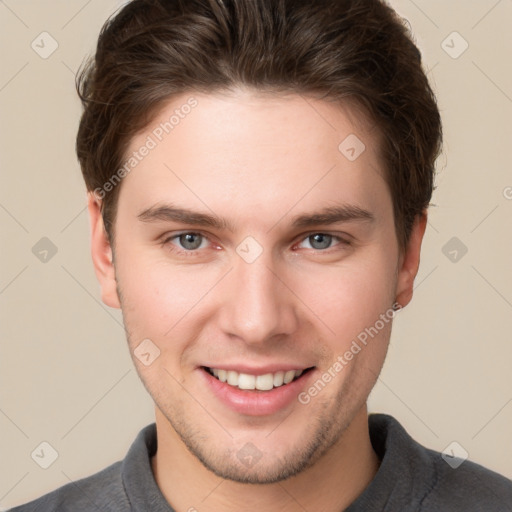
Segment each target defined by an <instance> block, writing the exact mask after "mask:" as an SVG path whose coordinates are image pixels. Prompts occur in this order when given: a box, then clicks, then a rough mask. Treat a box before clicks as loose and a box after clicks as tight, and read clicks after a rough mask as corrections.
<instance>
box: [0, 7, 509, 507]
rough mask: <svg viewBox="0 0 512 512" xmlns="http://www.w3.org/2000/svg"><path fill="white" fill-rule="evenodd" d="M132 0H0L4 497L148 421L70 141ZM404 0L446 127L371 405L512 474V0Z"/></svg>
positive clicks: (84, 471)
mask: <svg viewBox="0 0 512 512" xmlns="http://www.w3.org/2000/svg"><path fill="white" fill-rule="evenodd" d="M120 4H121V2H115V1H113V0H110V1H105V0H101V1H100V0H89V1H82V0H81V1H78V0H74V1H70V0H60V1H58V0H51V1H46V2H37V1H35V0H32V1H28V0H4V1H0V20H1V27H0V37H1V42H0V44H1V48H2V56H3V62H2V66H1V69H0V109H1V142H0V144H1V146H0V165H1V169H2V174H1V188H0V225H1V229H2V245H1V247H2V252H1V266H0V305H1V350H2V356H1V363H0V364H1V369H0V378H1V387H0V389H1V401H0V432H1V437H0V445H1V460H2V464H1V469H0V475H1V476H0V504H1V505H2V506H3V507H9V506H12V505H15V504H19V503H21V502H25V501H27V500H29V499H32V498H35V497H37V496H39V495H41V494H43V493H45V492H48V491H50V490H52V489H54V488H56V487H58V486H60V485H63V484H65V483H68V482H70V481H73V480H76V479H78V478H80V477H84V476H86V475H89V474H91V473H93V472H96V471H98V470H100V469H102V468H104V467H106V466H107V465H109V464H110V463H112V462H114V461H116V460H119V459H121V458H122V457H124V455H125V453H126V450H127V449H128V447H129V445H130V444H131V442H132V440H133V439H134V437H135V435H136V433H137V432H138V431H139V429H140V428H142V427H143V426H144V425H146V424H148V423H150V422H151V421H153V408H152V402H151V400H150V398H149V396H148V395H147V394H146V392H145V390H144V389H143V387H142V385H141V384H140V383H139V380H138V377H137V375H136V372H135V370H134V368H133V366H132V362H131V360H130V357H129V354H128V351H127V350H126V346H125V337H124V331H123V328H122V321H121V315H120V312H119V311H115V310H110V309H109V308H108V307H106V306H104V305H103V304H102V303H101V301H100V295H99V287H98V284H97V282H96V279H95V276H94V273H93V267H92V263H91V260H90V249H89V239H88V237H89V227H88V219H87V215H86V211H85V187H84V185H83V181H82V177H81V174H80V170H79V167H78V164H77V162H76V158H75V154H74V138H75V134H76V128H77V123H78V118H79V113H80V105H79V103H78V99H77V98H76V95H75V92H74V73H75V72H76V70H77V68H78V66H79V64H80V62H81V61H82V58H83V57H84V55H86V54H87V53H89V52H91V51H92V49H93V46H94V43H95V40H96V38H97V35H98V32H99V29H100V27H101V25H102V23H103V22H104V21H105V19H106V18H107V16H108V15H109V14H110V13H111V12H113V11H114V10H115V9H116V8H117V7H118V6H119V5H120ZM392 5H393V6H394V7H395V8H397V10H398V11H399V13H400V14H401V15H402V16H404V17H405V18H407V19H408V20H409V22H410V24H411V26H412V29H413V32H414V34H415V37H416V39H417V42H418V45H419V46H420V48H421V50H422V52H423V54H424V59H425V65H426V67H427V69H429V70H430V71H429V77H430V78H431V80H432V83H433V86H434V88H435V91H436V93H437V95H438V98H439V105H440V108H441V111H442V116H443V120H444V131H445V139H446V143H445V151H444V154H443V155H442V157H441V158H440V159H439V161H438V169H439V176H438V179H437V185H438V189H437V190H436V192H435V196H434V200H433V201H434V203H435V204H436V205H437V206H436V207H435V208H432V209H431V213H430V222H429V227H428V230H427V233H426V238H425V242H424V249H423V256H422V262H421V267H420V272H419V275H418V278H417V281H416V292H415V298H414V300H413V302H412V304H411V305H409V306H408V307H407V308H406V309H405V310H404V311H403V312H402V313H401V314H400V315H399V316H398V318H397V320H396V321H395V325H394V329H393V334H392V339H391V341H392V345H391V347H390V351H389V355H388V358H387V361H386V364H385V367H384V370H383V373H382V375H381V378H380V380H379V382H378V384H377V386H376V388H375V390H374V391H373V393H372V395H371V397H370V403H369V405H370V410H371V411H376V412H387V413H390V414H393V415H395V416H396V417H397V418H398V419H399V420H400V421H401V422H402V423H403V425H404V426H405V427H406V428H407V429H408V431H409V432H410V434H411V435H412V436H413V437H414V438H416V439H417V440H418V441H420V442H422V443H423V444H425V445H427V446H429V447H431V448H435V449H437V450H439V451H442V450H444V449H445V448H446V447H447V446H448V445H449V444H450V443H452V442H453V441H457V442H458V443H459V444H460V445H461V446H462V447H463V448H464V449H465V450H466V451H467V452H468V453H469V458H470V459H471V460H474V461H476V462H479V463H481V464H483V465H485V466H487V467H489V468H491V469H493V470H495V471H498V472H501V473H503V474H504V475H506V476H508V477H509V478H512V442H511V440H510V432H511V431H512V429H511V425H512V372H511V367H510V366H511V361H512V343H511V338H512V337H511V334H510V333H511V330H512V272H511V270H510V264H511V261H512V236H511V233H512V229H511V228H512V220H511V219H512V172H511V163H510V162H511V157H510V147H511V143H512V137H511V135H512V133H511V128H510V125H511V121H512V115H511V114H512V72H511V67H510V55H512V39H511V35H510V34H511V32H510V23H511V21H512V2H511V1H510V0H501V1H496V0H479V1H471V2H469V1H467V0H457V1H454V0H453V1H449V2H446V1H444V0H443V1H441V0H438V1H427V0H416V1H415V2H413V1H411V0H399V1H398V0H396V1H393V2H392ZM43 31H46V32H48V33H49V34H51V36H52V37H53V38H54V39H55V40H56V41H57V43H58V48H57V50H56V51H55V52H54V53H53V54H52V55H51V56H49V57H48V58H47V59H43V58H41V57H40V56H39V55H38V54H37V53H36V52H35V51H34V50H33V49H32V48H31V42H32V41H33V40H36V43H37V41H40V39H41V38H40V37H39V38H38V36H39V34H40V33H41V32H43ZM453 31H457V32H458V33H459V34H460V35H461V36H462V38H463V39H464V40H465V41H467V43H468V44H469V47H468V48H467V50H466V51H465V52H464V53H462V54H461V55H460V56H459V57H458V58H453V57H452V56H450V55H449V54H448V53H447V52H446V51H445V49H443V47H444V48H446V50H447V51H448V52H451V53H452V55H455V53H458V52H459V51H460V50H461V49H462V48H463V44H464V42H463V40H462V39H460V38H458V36H453V35H451V36H449V35H450V34H451V33H452V32H453ZM448 36H449V37H448ZM44 37H47V36H44ZM447 37H448V39H446V38H447ZM445 39H446V42H445V43H443V41H444V40H445ZM45 41H46V44H45V48H46V49H48V48H50V43H49V39H46V40H45ZM42 237H47V238H49V239H50V240H51V241H52V243H53V244H54V245H55V246H56V248H57V251H58V252H57V253H56V254H55V255H54V256H52V257H50V255H49V256H48V261H47V262H42V261H40V260H39V259H38V258H37V257H36V256H35V255H34V254H33V252H32V248H33V247H34V245H35V244H36V243H38V241H39V240H40V239H41V238H42ZM452 237H457V239H458V241H455V243H456V244H459V246H461V244H464V246H466V247H467V250H468V251H467V253H466V254H465V255H463V256H461V254H462V253H461V252H460V247H459V249H456V250H458V251H459V252H458V253H457V254H458V259H457V261H455V262H453V261H451V260H450V259H449V257H450V258H453V256H454V254H455V253H452V254H451V255H450V254H449V251H452V250H453V249H454V248H456V247H455V246H453V247H452V246H451V245H449V246H448V248H445V249H443V247H445V244H447V243H448V241H449V240H450V239H452ZM452 243H454V242H452ZM443 251H444V252H443ZM445 253H448V256H449V257H447V256H446V255H445ZM43 441H46V442H48V443H49V444H50V445H51V446H52V447H53V448H54V449H55V450H56V451H57V452H58V458H57V460H56V461H55V462H54V463H53V464H52V465H51V466H50V467H49V468H48V469H42V468H41V467H39V466H38V465H37V464H36V463H35V462H34V460H33V459H32V458H31V453H32V452H33V451H34V450H35V449H36V448H37V447H38V446H39V445H40V443H41V442H43ZM47 453H48V452H47ZM454 471H456V470H454Z"/></svg>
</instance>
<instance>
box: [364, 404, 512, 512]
mask: <svg viewBox="0 0 512 512" xmlns="http://www.w3.org/2000/svg"><path fill="white" fill-rule="evenodd" d="M369 425H370V435H371V439H372V444H373V447H374V449H375V451H376V453H377V455H378V456H379V458H380V459H381V467H380V469H379V471H378V473H377V477H376V479H375V484H374V489H373V492H375V491H378V494H379V495H380V494H383V493H384V494H385V495H387V496H388V499H389V500H390V502H391V503H393V504H394V505H397V506H398V504H400V506H405V504H409V508H408V509H406V510H414V511H416V512H438V511H440V510H449V511H450V512H458V511H460V512H512V480H509V479H507V478H505V477H504V476H502V475H500V474H498V473H495V472H494V471H491V470H489V469H487V468H485V467H483V466H481V465H479V464H477V463H475V462H472V461H470V460H468V459H466V460H462V459H460V458H456V457H447V455H446V454H443V453H441V452H438V451H435V450H432V449H430V448H427V447H425V446H423V445H421V444H420V443H418V442H417V441H415V440H414V439H413V438H412V437H411V436H410V435H409V434H408V433H407V431H406V430H405V428H404V427H403V426H402V425H401V424H400V423H399V422H398V421H397V420H396V419H395V418H393V417H392V416H389V415H387V414H371V415H370V417H369Z"/></svg>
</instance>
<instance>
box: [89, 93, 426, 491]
mask: <svg viewBox="0 0 512 512" xmlns="http://www.w3.org/2000/svg"><path fill="white" fill-rule="evenodd" d="M191 97H193V98H194V100H191V99H190V98H191ZM187 101H188V104H189V105H192V104H194V106H193V107H191V108H184V107H183V106H184V105H186V104H187ZM176 111H178V112H179V113H180V115H175V119H174V120H173V121H171V122H172V123H173V127H172V129H169V126H168V125H165V124H163V125H162V124H161V123H165V122H166V121H167V122H168V121H169V119H170V118H171V116H172V115H173V114H176ZM177 119H179V121H177ZM162 126H165V127H167V129H168V133H166V131H165V130H164V129H163V128H162ZM349 135H351V136H352V139H348V140H349V142H350V141H351V144H348V143H345V145H343V144H342V146H341V150H340V148H339V146H340V143H342V142H343V141H344V140H345V139H346V138H347V137H348V136H349ZM354 135H355V136H357V138H358V139H359V141H360V142H362V143H364V151H362V152H361V153H360V154H359V156H357V154H358V153H359V152H360V150H361V148H362V146H361V144H360V142H357V140H356V139H354V138H353V136H354ZM148 137H149V138H148ZM150 139H151V140H152V141H153V143H151V142H149V140H150ZM354 141H356V142H354ZM145 145H146V147H149V146H151V147H150V149H149V150H148V151H144V150H142V151H140V148H141V147H143V146H145ZM347 146H348V149H347ZM350 147H353V148H354V149H355V150H354V151H351V150H350ZM134 151H136V152H138V155H139V157H140V159H139V157H137V163H136V165H135V166H134V167H133V169H132V170H130V172H129V173H128V174H127V175H126V177H125V178H124V180H123V183H122V186H121V190H120V195H119V203H118V213H117V218H116V223H115V233H116V242H115V243H116V245H115V257H114V264H113V265H111V266H109V261H108V258H105V259H104V260H103V261H102V256H101V250H100V247H103V248H104V249H105V247H106V245H105V242H104V241H103V245H102V244H101V243H100V241H99V240H100V234H99V233H100V230H99V229H98V230H96V231H95V233H96V234H93V256H94V258H95V266H96V270H97V274H98V277H99V279H100V282H101V284H102V293H103V300H104V301H105V302H106V303H107V304H109V305H110V306H113V307H121V308H122V312H123V318H124V322H125V327H126V332H127V334H128V342H129V347H130V351H131V354H132V356H133V360H134V364H135V366H136V368H137V371H138V373H139V375H140V378H141V379H142V381H143V383H144V385H145V387H146V388H147V390H148V392H149V393H150V395H151V396H152V398H153V400H154V402H155V404H156V406H157V408H158V410H159V412H160V413H161V415H162V417H164V418H166V421H168V424H169V425H170V426H172V429H173V432H174V433H175V435H176V439H177V440H179V441H180V442H183V443H184V444H185V445H186V446H187V447H188V448H189V450H190V451H191V452H192V453H193V454H194V455H195V456H196V457H197V458H198V459H199V460H200V461H201V462H202V463H203V464H204V465H205V466H206V467H207V468H209V469H210V470H212V471H213V472H215V473H216V474H217V475H219V476H221V477H223V478H227V479H232V480H237V481H241V482H252V483H265V482H267V483H268V482H273V481H278V480H281V479H284V478H287V477H289V476H291V475H294V474H297V473H298V472H300V471H301V470H303V469H304V468H306V467H308V466H311V465H312V464H313V463H314V462H315V461H317V460H318V459H319V457H320V456H321V455H322V454H324V453H325V452H326V450H328V449H329V448H330V447H332V446H333V445H334V444H335V443H336V442H337V441H338V440H339V439H340V436H341V434H342V433H343V432H344V430H345V429H346V428H347V427H348V426H349V425H350V423H351V421H352V419H353V418H354V417H355V416H356V414H357V413H358V411H360V410H361V408H362V407H364V405H365V403H366V399H367V396H368V394H369V392H370V390H371V389H372V387H373V385H374V383H375V381H376V379H377V376H378V373H379V372H380V369H381V367H382V364H383V362H384V358H385V354H386V350H387V345H388V341H389V336H390V331H391V318H392V312H391V308H392V305H393V304H394V303H395V301H398V302H399V303H401V305H402V306H404V305H405V303H407V302H408V300H409V298H410V292H411V287H412V280H411V277H412V279H413V278H414V275H413V274H415V271H414V270H417V268H416V269H413V270H411V268H413V267H414V266H415V265H416V264H417V257H416V256H417V254H416V255H415V254H413V257H412V260H411V258H409V259H408V258H407V255H406V256H405V257H404V255H401V254H400V253H399V250H398V244H397V237H396V233H395V228H394V221H393V209H392V202H391V196H390V193H389V190H388V187H387V185H386V182H385V180H384V177H383V176H384V172H383V169H382V166H381V163H380V161H379V157H378V148H377V134H376V133H372V132H371V131H369V130H367V129H366V128H365V123H364V122H363V120H362V118H361V117H360V116H359V117H358V115H357V113H356V111H354V110H351V109H350V108H349V107H348V106H346V107H343V108H342V107H341V106H339V105H335V104H333V103H327V102H323V101H320V100H313V99H307V100H306V99H305V98H303V97H301V96H298V95H289V96H264V95H263V94H261V93H260V94H256V93H254V92H250V91H242V90H238V91H236V92H234V93H230V94H225V95H221V94H215V95H201V94H187V95H183V96H181V97H176V98H173V100H172V102H171V103H169V104H168V105H167V106H166V107H165V108H164V109H163V110H162V111H161V112H160V113H159V115H158V116H157V118H156V119H155V120H154V121H153V122H152V123H151V124H150V125H149V126H148V127H147V128H146V129H145V130H144V131H143V132H141V133H140V134H138V135H137V136H136V137H135V138H134V139H133V140H132V141H131V145H130V148H129V150H128V157H129V156H130V155H133V152H134ZM141 153H145V156H141ZM146 153H147V154H146ZM347 156H348V157H350V158H348V157H347ZM354 156H357V158H355V159H354ZM93 210H94V206H93V202H92V200H91V203H90V211H91V212H92V213H91V215H92V217H91V218H92V220H93V224H95V223H97V222H101V217H99V216H98V215H97V212H96V214H95V213H94V211H93ZM94 215H96V216H94ZM415 229H416V228H415ZM421 234H422V233H421ZM413 238H414V235H413ZM94 239H95V240H96V242H95V241H94ZM419 240H421V236H420V237H419ZM417 245H419V244H417ZM418 250H419V247H418ZM107 252H108V250H104V253H105V254H106V253H107ZM369 333H371V335H370V334H369ZM365 334H366V337H365ZM144 340H145V341H144ZM363 340H364V341H363ZM354 343H355V344H354ZM356 346H357V347H359V349H358V348H356ZM350 354H352V355H350ZM329 377H330V378H329ZM226 379H227V382H226ZM290 379H293V380H292V381H291V382H288V381H289V380H290ZM286 382H288V383H286ZM251 388H252V389H251ZM253 460H254V461H256V462H257V463H253V462H251V461H253Z"/></svg>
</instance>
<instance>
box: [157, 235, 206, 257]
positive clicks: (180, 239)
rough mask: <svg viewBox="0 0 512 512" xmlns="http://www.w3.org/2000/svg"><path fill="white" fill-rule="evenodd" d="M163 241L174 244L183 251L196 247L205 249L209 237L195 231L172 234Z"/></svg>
mask: <svg viewBox="0 0 512 512" xmlns="http://www.w3.org/2000/svg"><path fill="white" fill-rule="evenodd" d="M174 241H176V242H174ZM163 243H164V244H168V243H171V244H172V245H176V246H177V247H178V249H182V250H183V252H190V251H195V250H196V249H204V248H205V247H207V246H208V240H207V238H206V237H205V236H204V235H202V234H201V233H195V232H186V233H179V234H177V235H173V236H170V237H169V238H167V239H166V240H164V242H163Z"/></svg>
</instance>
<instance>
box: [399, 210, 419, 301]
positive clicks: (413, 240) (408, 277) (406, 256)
mask: <svg viewBox="0 0 512 512" xmlns="http://www.w3.org/2000/svg"><path fill="white" fill-rule="evenodd" d="M426 227H427V210H424V211H423V212H422V213H421V215H417V216H416V219H415V220H414V224H413V226H412V229H411V235H410V237H409V242H408V244H407V247H406V249H405V250H404V252H403V253H402V254H401V255H400V259H399V264H398V279H397V287H396V302H398V304H400V306H402V307H405V306H407V304H409V302H410V301H411V299H412V291H413V286H414V279H415V277H416V274H417V273H418V268H419V266H420V251H421V242H422V240H423V235H424V234H425V229H426Z"/></svg>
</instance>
